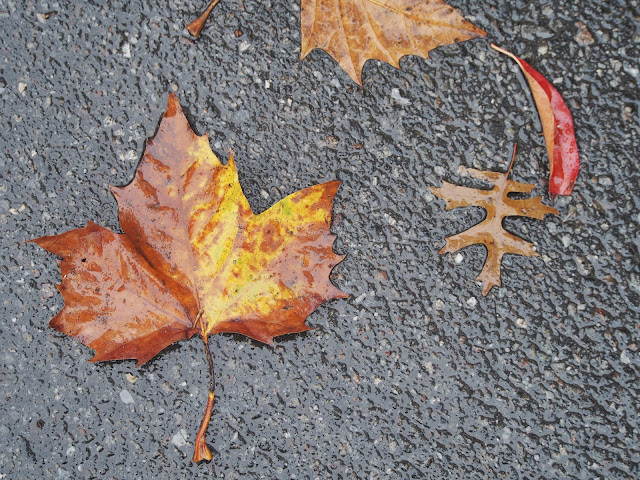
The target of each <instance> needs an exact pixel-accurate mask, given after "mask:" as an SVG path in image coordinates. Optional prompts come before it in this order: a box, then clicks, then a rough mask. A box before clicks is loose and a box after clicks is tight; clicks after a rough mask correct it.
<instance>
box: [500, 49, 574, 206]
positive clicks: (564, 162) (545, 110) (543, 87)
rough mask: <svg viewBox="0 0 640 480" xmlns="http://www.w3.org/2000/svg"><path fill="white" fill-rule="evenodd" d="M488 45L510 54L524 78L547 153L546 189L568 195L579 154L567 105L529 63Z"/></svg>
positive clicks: (555, 193) (501, 51)
mask: <svg viewBox="0 0 640 480" xmlns="http://www.w3.org/2000/svg"><path fill="white" fill-rule="evenodd" d="M491 48H493V49H494V50H496V51H498V52H500V53H503V54H505V55H508V56H509V57H511V58H513V59H514V60H515V61H516V63H517V64H518V66H519V67H520V68H521V69H522V72H523V73H524V76H525V78H526V79H527V83H528V84H529V88H530V89H531V93H532V94H533V99H534V100H535V102H536V107H537V108H538V114H539V115H540V122H541V123H542V131H543V133H544V138H545V143H546V144H547V153H548V154H549V171H550V173H549V193H550V194H551V195H552V196H556V195H571V191H572V190H573V185H574V184H575V181H576V178H577V177H578V172H579V171H580V156H579V154H578V146H577V144H576V136H575V132H574V127H573V118H572V117H571V112H570V111H569V108H568V107H567V105H566V104H565V103H564V100H563V99H562V96H561V95H560V93H559V92H558V90H556V88H555V87H554V86H553V85H551V83H550V82H549V81H548V80H547V79H546V78H544V77H543V76H542V74H541V73H540V72H538V71H537V70H535V69H534V68H533V67H532V66H531V65H529V64H528V63H527V62H525V61H524V60H522V59H521V58H519V57H517V56H515V55H514V54H513V53H511V52H508V51H507V50H504V49H502V48H500V47H498V46H496V45H494V44H493V43H492V44H491Z"/></svg>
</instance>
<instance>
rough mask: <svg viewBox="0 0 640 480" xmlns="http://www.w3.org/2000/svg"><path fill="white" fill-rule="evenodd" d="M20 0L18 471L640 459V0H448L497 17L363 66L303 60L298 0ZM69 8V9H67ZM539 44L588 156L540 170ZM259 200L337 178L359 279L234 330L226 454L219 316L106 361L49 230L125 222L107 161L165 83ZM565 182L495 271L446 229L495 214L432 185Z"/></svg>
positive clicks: (484, 470)
mask: <svg viewBox="0 0 640 480" xmlns="http://www.w3.org/2000/svg"><path fill="white" fill-rule="evenodd" d="M204 3H206V2H196V1H195V0H191V1H188V0H172V1H169V2H151V1H149V0H128V1H116V0H110V1H97V0H87V1H82V2H80V1H75V2H74V1H70V0H54V1H44V0H42V1H40V0H38V1H34V0H0V30H1V31H2V35H1V36H0V52H1V56H0V106H1V108H0V132H1V133H0V138H1V143H0V232H1V233H2V241H1V245H0V253H1V256H0V259H1V260H0V278H1V281H2V316H1V318H0V321H1V324H0V325H1V326H0V331H1V342H2V343H1V346H2V348H1V349H0V355H1V356H2V370H1V371H0V387H1V388H2V393H3V396H4V399H3V401H2V402H1V403H0V418H1V421H0V478H6V479H23V478H25V479H42V478H53V479H66V478H73V479H75V478H88V479H89V478H99V479H130V478H145V479H147V478H148V479H153V478H159V479H165V478H167V479H169V478H171V479H173V478H189V479H190V478H216V477H217V478H225V479H247V478H251V479H253V478H255V479H261V478H264V479H271V478H287V479H316V478H320V479H323V478H334V479H347V478H349V479H351V478H362V479H387V478H402V479H405V478H406V479H440V478H464V479H485V478H492V479H493V478H508V479H565V478H567V479H592V478H599V479H636V478H639V477H640V467H639V465H640V430H639V428H640V427H639V425H638V405H639V395H638V390H639V388H640V387H639V385H640V383H639V381H638V380H639V369H640V353H639V352H638V346H639V345H640V314H639V311H640V258H639V257H640V240H639V238H640V228H639V224H640V210H639V206H640V189H639V186H640V168H639V167H638V159H639V157H640V135H639V134H640V94H639V92H640V88H639V87H640V85H639V82H640V65H639V62H638V59H639V58H640V2H638V1H637V0H626V1H624V0H620V1H610V2H607V1H604V0H582V1H579V2H577V1H568V0H558V1H555V2H549V1H539V2H525V1H521V0H516V1H512V2H509V1H506V0H493V1H489V0H482V1H480V0H476V1H472V0H452V1H451V2H450V3H451V4H452V5H454V6H455V7H457V8H459V9H460V10H461V11H462V12H463V13H464V14H465V17H466V18H467V19H469V20H470V21H472V22H474V23H475V24H476V25H478V26H480V27H481V28H483V29H485V30H487V32H488V33H489V38H488V39H487V40H478V41H471V42H466V43H463V44H458V45H453V46H448V47H443V48H439V49H437V50H435V51H434V52H433V53H432V55H431V58H430V59H429V60H425V59H422V58H419V57H406V58H405V59H403V60H402V62H401V63H402V70H396V69H394V68H393V67H391V66H389V65H387V64H383V63H380V62H377V61H370V62H368V63H367V65H366V66H365V69H364V88H359V87H358V86H356V85H355V84H354V83H353V82H352V81H351V80H350V79H349V78H348V76H347V75H346V74H345V73H344V72H343V71H342V70H340V68H339V67H338V66H337V64H336V63H335V62H334V61H333V60H332V59H331V58H330V57H329V56H328V55H327V54H326V53H324V52H322V51H315V52H313V53H312V54H310V55H309V56H308V57H307V58H306V59H305V60H304V61H299V60H298V56H299V44H300V32H299V25H300V24H299V10H300V6H299V2H298V0H288V1H283V0H265V1H257V0H243V1H233V0H223V2H221V3H220V4H219V5H218V6H217V7H216V9H215V11H214V14H213V15H212V17H211V19H210V21H209V23H208V24H207V26H206V27H205V29H204V30H203V33H202V36H201V38H200V39H199V40H197V41H195V42H194V41H192V40H190V39H188V38H187V37H185V36H184V25H185V24H186V23H187V22H188V21H190V20H192V19H193V18H194V15H197V13H199V12H200V10H201V9H202V7H203V6H204ZM51 12H55V13H52V14H50V13H51ZM489 41H494V42H495V43H497V44H498V45H501V46H504V47H505V48H508V49H509V50H511V51H513V52H514V53H516V54H518V55H520V56H521V57H523V58H524V59H525V60H527V61H529V62H530V63H531V64H532V65H533V66H534V67H535V68H536V69H538V70H539V71H541V72H542V73H543V74H545V75H546V76H547V78H548V79H550V81H552V82H553V84H554V85H555V86H556V88H558V90H560V91H561V93H562V94H563V96H564V98H565V100H566V102H567V104H568V106H569V108H570V109H571V110H572V113H573V116H574V120H575V125H576V134H577V139H578V146H579V149H580V152H581V156H582V164H583V165H582V171H581V173H580V176H579V178H578V181H577V183H576V187H575V191H574V194H573V195H572V196H571V197H568V198H556V199H555V200H551V199H549V198H548V195H547V194H546V187H547V182H548V180H547V175H548V166H547V157H546V150H545V147H544V142H543V140H542V138H541V137H540V132H541V126H540V122H539V120H538V118H537V114H536V111H535V107H534V105H533V102H532V99H531V96H530V94H529V92H528V90H527V86H526V83H525V82H524V80H523V78H522V76H521V75H520V74H519V73H518V70H517V67H516V66H515V65H514V64H513V62H511V61H510V60H509V59H507V58H505V57H504V56H502V55H500V54H498V53H496V52H493V51H492V50H491V49H490V48H489ZM172 91H177V92H178V94H179V96H180V100H181V102H182V104H183V105H184V107H185V110H186V111H187V114H188V117H189V119H190V120H191V121H192V123H193V124H194V127H195V129H196V131H197V132H198V133H199V134H202V133H208V134H209V137H210V139H211V146H212V148H213V150H214V152H216V154H218V156H220V157H221V158H225V159H226V158H227V156H228V152H229V151H233V152H234V154H235V158H236V160H237V163H238V169H239V174H240V182H241V184H242V186H243V188H244V191H245V193H246V196H247V198H248V199H249V202H250V204H251V206H252V208H253V210H254V211H255V212H256V213H257V212H260V211H263V210H264V209H266V208H268V207H269V206H270V205H272V204H273V203H275V202H276V201H277V200H279V199H281V198H283V197H284V196H286V195H287V194H290V193H292V192H295V191H297V190H299V189H301V188H304V187H307V186H309V185H313V184H316V183H319V182H324V181H328V180H333V179H339V180H342V181H343V184H342V187H341V188H340V190H339V192H338V196H337V198H336V203H335V209H334V224H333V231H334V232H335V233H336V234H338V236H339V239H338V241H337V243H336V248H337V250H338V251H340V252H341V253H346V254H347V258H346V260H345V261H344V262H343V263H342V264H340V265H339V266H338V267H337V268H336V270H335V272H334V275H333V280H334V281H335V283H336V284H337V285H339V286H340V288H341V289H343V290H344V291H346V292H348V293H350V294H351V297H350V298H349V299H348V300H339V301H333V302H330V303H328V304H326V305H324V306H322V307H321V308H319V309H318V310H317V311H316V312H315V313H314V314H313V315H311V317H310V318H309V320H308V322H309V324H311V325H312V326H313V327H315V329H314V330H312V331H310V332H307V333H304V334H299V335H289V336H285V337H281V338H279V339H277V340H278V341H277V346H276V347H275V348H272V347H269V346H265V345H261V344H258V343H256V342H253V341H251V340H249V339H247V338H245V337H241V336H234V335H218V336H216V337H213V338H212V339H211V345H212V348H213V349H214V350H215V363H216V371H217V385H218V387H217V395H216V404H215V407H214V412H213V417H212V420H211V425H210V427H209V433H208V436H207V438H208V440H209V443H210V445H211V447H212V449H213V451H214V459H213V461H212V462H211V463H209V464H200V465H195V464H193V463H192V462H191V454H192V448H193V444H192V442H193V440H194V438H195V433H196V430H197V428H198V425H199V422H200V419H201V417H202V413H203V409H204V405H205V402H206V391H207V382H208V380H207V367H206V360H205V357H204V353H203V349H202V346H201V344H200V340H198V339H197V338H196V339H192V340H190V341H184V342H181V343H179V344H177V345H175V346H172V347H170V348H169V349H167V350H166V351H165V352H163V353H162V354H160V355H159V356H158V357H157V358H155V359H154V360H152V361H151V362H150V363H149V364H147V365H144V366H143V367H141V368H139V369H136V368H135V366H134V362H132V361H123V362H110V363H103V364H92V363H89V362H87V360H88V359H89V358H91V356H92V352H91V350H90V349H88V348H86V347H84V346H83V345H81V344H80V343H79V342H77V341H75V340H73V339H71V338H69V337H66V336H64V335H62V334H60V333H58V332H56V331H54V330H53V329H50V328H48V327H47V322H48V321H49V319H50V318H51V317H52V316H53V315H54V314H55V313H56V312H57V311H58V310H59V309H60V308H61V307H62V299H61V297H60V295H59V294H58V293H57V290H56V288H55V284H56V283H58V282H59V281H60V273H59V270H58V267H57V265H56V262H55V258H54V257H53V256H50V255H48V254H47V253H46V252H44V251H43V250H40V249H38V248H37V247H36V246H35V245H33V244H29V243H24V242H25V240H28V239H30V238H33V237H38V236H41V235H45V234H47V235H49V234H56V233H61V232H63V231H66V230H68V229H71V228H77V227H83V226H84V225H85V224H86V222H87V221H88V220H91V221H94V222H96V223H99V224H101V225H104V226H107V227H109V228H112V229H115V230H118V228H119V227H118V221H117V211H116V204H115V201H114V199H113V197H112V195H111V193H110V192H109V190H108V185H122V184H125V183H127V182H129V181H130V179H131V178H132V176H133V173H134V170H135V167H136V165H137V162H138V160H139V158H140V156H141V154H142V151H143V145H144V142H145V139H146V138H148V137H150V136H152V135H153V133H154V131H155V129H156V127H157V125H158V122H159V120H160V117H161V115H162V112H163V110H164V107H165V104H166V99H167V95H168V93H169V92H172ZM514 142H517V143H518V144H519V155H518V158H517V161H516V164H515V166H514V169H513V173H512V178H513V179H514V180H518V181H521V182H527V183H534V184H536V185H538V188H537V190H536V192H535V193H537V194H542V195H544V196H545V199H546V201H547V202H548V203H551V204H552V205H554V206H555V207H556V208H558V209H559V210H560V215H559V216H550V217H547V218H546V219H545V220H544V221H538V220H531V219H523V218H518V219H509V221H507V222H506V225H507V228H509V229H510V230H511V231H513V232H514V233H516V234H518V235H520V236H522V237H523V238H525V239H527V240H529V241H532V242H533V243H534V244H535V245H536V248H537V250H538V252H539V253H540V254H541V255H540V256H539V257H533V258H525V257H515V256H508V257H506V258H505V260H504V262H503V268H502V284H503V286H502V288H494V289H493V291H492V292H491V293H490V294H489V295H488V296H487V297H486V298H485V297H482V296H481V294H480V287H479V286H478V285H477V284H476V282H475V280H474V279H475V277H476V275H477V274H478V272H479V271H480V269H481V267H482V263H483V260H484V252H483V249H482V248H481V247H477V246H476V247H470V248H468V249H465V250H463V251H462V252H460V255H459V256H458V255H456V254H454V255H438V250H439V248H440V247H442V246H443V245H444V237H445V236H447V235H450V234H452V233H455V232H458V231H461V230H463V229H465V228H468V227H469V226H471V225H472V224H474V223H476V222H477V221H478V220H480V219H481V218H482V215H483V214H482V211H481V210H479V209H473V208H470V209H465V210H460V211H458V210H453V211H449V212H446V211H445V210H444V202H442V201H440V200H438V199H436V198H435V197H434V196H433V195H432V194H431V193H430V191H429V186H433V185H439V182H440V181H441V180H442V179H445V180H447V181H450V182H455V183H462V184H467V185H475V184H473V182H469V180H468V179H464V178H460V177H459V175H458V174H457V173H456V172H457V168H458V167H459V166H461V165H463V166H467V167H475V168H478V169H482V170H485V169H491V170H500V171H504V169H505V168H506V166H507V164H508V162H509V160H510V153H511V145H512V144H513V143H514Z"/></svg>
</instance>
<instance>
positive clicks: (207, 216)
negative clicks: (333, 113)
mask: <svg viewBox="0 0 640 480" xmlns="http://www.w3.org/2000/svg"><path fill="white" fill-rule="evenodd" d="M339 184H340V182H338V181H333V182H327V183H324V184H321V185H315V186H312V187H309V188H305V189H303V190H300V191H299V192H296V193H294V194H292V195H289V196H288V197H286V198H284V199H283V200H280V201H279V202H278V203H276V204H275V205H273V206H272V207H271V208H269V209H268V210H266V211H265V212H263V213H261V214H259V215H254V214H253V213H252V211H251V209H250V207H249V203H248V202H247V199H246V198H245V196H244V194H243V192H242V189H241V187H240V183H239V181H238V173H237V170H236V165H235V162H234V160H233V157H230V158H229V162H228V163H227V164H226V165H223V164H222V163H221V162H220V161H219V160H218V158H217V157H216V156H215V155H214V153H213V152H212V151H211V148H210V146H209V140H208V137H207V135H202V136H197V135H196V134H195V133H194V132H193V130H192V129H191V127H190V125H189V122H188V120H187V118H186V117H185V115H184V113H183V112H182V109H181V107H180V104H179V102H178V99H177V97H176V96H175V95H173V94H172V95H170V96H169V100H168V103H167V108H166V111H165V113H164V116H163V118H162V121H161V123H160V126H159V128H158V131H157V134H156V136H155V137H154V138H153V139H149V140H148V141H147V144H146V148H145V152H144V156H143V158H142V160H141V162H140V164H139V165H138V168H137V171H136V174H135V177H134V179H133V181H132V182H131V183H130V184H129V185H127V186H125V187H112V192H113V194H114V196H115V198H116V200H117V202H118V209H119V220H120V225H121V227H122V230H123V231H124V233H123V234H117V233H114V232H112V231H111V230H108V229H106V228H104V227H101V226H99V225H96V224H94V223H92V222H88V224H87V226H86V227H84V228H79V229H75V230H71V231H69V232H66V233H62V234H60V235H53V236H45V237H40V238H37V239H34V240H32V242H34V243H36V244H38V245H39V246H41V247H42V248H44V249H45V250H47V251H49V252H51V253H53V254H55V255H57V256H58V257H60V258H61V260H59V265H60V269H61V273H62V283H61V284H60V285H59V286H58V289H59V290H60V292H61V293H62V296H63V299H64V307H63V308H62V310H61V311H60V312H59V313H58V314H57V315H56V316H55V317H54V318H53V319H52V320H51V322H50V325H51V327H53V328H55V329H57V330H59V331H61V332H63V333H65V334H67V335H69V336H72V337H74V338H77V339H78V340H79V341H80V342H82V343H83V344H85V345H87V346H89V347H91V348H93V349H94V350H95V351H96V354H95V356H94V357H93V358H92V359H91V361H94V362H95V361H107V360H122V359H136V360H137V361H138V365H140V364H143V363H145V362H146V361H148V360H149V359H151V358H153V357H154V356H155V355H157V354H158V353H159V352H160V351H161V350H163V349H164V348H166V347H167V346H168V345H170V344H171V343H173V342H176V341H178V340H182V339H185V338H190V337H191V336H193V335H194V334H195V333H200V335H201V337H202V340H203V341H204V344H205V350H206V352H207V360H208V362H209V371H210V387H209V396H208V402H207V408H206V411H205V416H204V419H203V422H202V425H201V427H200V431H199V433H198V436H197V437H196V446H195V453H194V461H199V460H202V459H207V460H210V459H211V452H210V451H209V449H208V447H207V445H206V441H205V432H206V429H207V425H208V422H209V417H210V416H211V410H212V407H213V398H214V386H213V364H212V360H211V353H210V350H209V346H208V336H209V335H214V334H216V333H240V334H243V335H246V336H248V337H251V338H253V339H255V340H258V341H261V342H264V343H268V344H273V338H274V337H277V336H279V335H284V334H288V333H296V332H302V331H305V330H308V329H309V328H310V327H309V326H308V325H307V324H306V322H305V321H306V318H307V317H308V316H309V315H310V314H311V313H312V312H313V311H314V310H315V309H316V308H318V307H319V306H320V304H322V303H323V302H326V301H328V300H331V299H334V298H345V297H346V296H347V295H346V294H344V293H343V292H341V291H340V290H339V289H338V288H337V287H335V286H334V285H333V284H332V283H331V281H330V279H329V275H330V273H331V270H332V269H333V267H334V266H335V265H337V264H338V263H339V262H340V261H342V259H343V258H344V256H342V255H337V254H336V253H334V252H333V243H334V240H335V238H336V236H335V235H333V234H331V232H330V225H331V209H332V206H333V199H334V197H335V195H336V192H337V189H338V186H339Z"/></svg>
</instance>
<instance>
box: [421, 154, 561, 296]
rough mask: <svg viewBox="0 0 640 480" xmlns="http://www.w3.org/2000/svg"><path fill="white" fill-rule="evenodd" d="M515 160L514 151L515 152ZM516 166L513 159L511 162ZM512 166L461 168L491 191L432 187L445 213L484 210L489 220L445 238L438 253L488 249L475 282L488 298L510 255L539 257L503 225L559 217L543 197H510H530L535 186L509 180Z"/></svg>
mask: <svg viewBox="0 0 640 480" xmlns="http://www.w3.org/2000/svg"><path fill="white" fill-rule="evenodd" d="M513 156H514V158H515V148H514V151H513ZM511 165H513V158H512V160H511ZM511 165H510V166H509V169H508V170H507V171H506V172H505V173H500V172H491V171H480V170H476V169H475V168H465V167H461V168H460V169H459V171H460V173H463V174H467V175H469V176H471V177H473V178H477V179H479V180H484V181H486V182H489V183H491V184H492V185H493V187H492V188H491V189H490V190H481V189H475V188H468V187H462V186H459V185H454V184H451V183H448V182H445V181H443V182H442V187H440V188H436V187H429V188H430V190H431V192H432V193H433V194H434V195H436V196H438V197H439V198H441V199H443V200H445V202H446V209H447V210H451V209H454V208H459V207H482V208H483V209H484V210H485V211H486V218H485V219H484V220H483V221H482V222H480V223H478V224H476V225H474V226H473V227H471V228H469V229H468V230H465V231H464V232H461V233H458V234H456V235H452V236H450V237H447V238H446V245H445V246H444V247H443V248H442V249H441V250H440V252H439V253H441V254H442V253H453V252H456V251H458V250H460V249H462V248H465V247H468V246H470V245H475V244H481V245H484V246H485V247H486V249H487V257H486V260H485V263H484V266H483V268H482V271H481V272H480V274H479V275H478V277H477V278H476V280H477V281H481V282H482V285H483V287H482V295H484V296H486V295H487V294H488V293H489V290H491V288H492V287H493V286H498V287H499V286H500V264H501V261H502V257H503V256H504V255H505V254H507V253H509V254H513V255H524V256H527V257H530V256H535V255H538V253H537V252H536V251H535V250H534V247H533V245H532V244H531V243H529V242H527V241H525V240H523V239H521V238H519V237H516V236H515V235H512V234H511V233H509V232H507V231H506V230H505V229H504V228H503V226H502V221H503V220H504V218H505V217H509V216H518V217H529V218H537V219H538V220H542V219H543V218H544V216H545V215H549V214H558V210H556V209H555V208H553V207H549V206H547V205H544V204H543V203H542V197H534V198H526V199H514V198H510V197H509V194H511V193H530V192H531V191H533V190H534V189H535V185H531V184H528V183H520V182H515V181H513V180H509V179H508V177H509V172H510V170H511Z"/></svg>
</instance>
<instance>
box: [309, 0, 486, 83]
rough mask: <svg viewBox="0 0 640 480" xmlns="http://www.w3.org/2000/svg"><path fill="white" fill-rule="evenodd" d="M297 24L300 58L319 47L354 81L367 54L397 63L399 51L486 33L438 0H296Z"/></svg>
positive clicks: (421, 51) (419, 51) (420, 51)
mask: <svg viewBox="0 0 640 480" xmlns="http://www.w3.org/2000/svg"><path fill="white" fill-rule="evenodd" d="M300 25H301V30H302V47H301V58H304V57H306V56H307V55H308V54H309V52H311V51H312V50H313V49H314V48H320V49H322V50H324V51H326V52H327V53H328V54H329V55H331V56H332V57H333V58H334V59H335V60H336V61H337V62H338V63H339V64H340V66H341V67H342V68H343V69H344V70H345V71H346V72H347V73H348V74H349V76H350V77H351V78H352V79H353V81H355V82H356V83H358V84H359V85H362V68H363V66H364V64H365V62H366V61H367V60H373V59H375V60H381V61H383V62H387V63H390V64H391V65H393V66H394V67H396V68H400V64H399V61H400V58H401V57H403V56H405V55H419V56H422V57H424V58H429V52H430V51H431V50H433V49H434V48H436V47H439V46H442V45H448V44H452V43H457V42H462V41H465V40H469V39H472V38H478V37H485V36H486V32H485V31H484V30H482V29H480V28H478V27H476V26H474V25H473V24H471V23H469V22H468V21H466V20H465V19H464V18H463V17H462V16H461V15H460V14H459V13H458V12H457V11H456V10H455V9H454V8H453V7H451V6H450V5H448V4H447V3H445V2H444V1H442V0H341V1H335V0H302V4H301V13H300Z"/></svg>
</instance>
